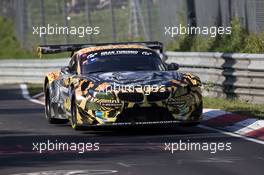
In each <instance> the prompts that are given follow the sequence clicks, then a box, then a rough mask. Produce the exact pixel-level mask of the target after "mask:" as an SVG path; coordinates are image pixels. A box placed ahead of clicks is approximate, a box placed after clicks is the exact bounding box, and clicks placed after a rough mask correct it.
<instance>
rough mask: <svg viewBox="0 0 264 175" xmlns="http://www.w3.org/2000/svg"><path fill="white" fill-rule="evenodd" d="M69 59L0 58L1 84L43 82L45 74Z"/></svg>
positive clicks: (56, 68)
mask: <svg viewBox="0 0 264 175" xmlns="http://www.w3.org/2000/svg"><path fill="white" fill-rule="evenodd" d="M69 60H70V59H69V58H68V59H49V60H42V59H39V58H37V59H30V60H20V59H19V60H0V84H9V83H43V81H44V76H45V75H46V74H47V73H48V72H50V71H55V70H60V68H61V67H63V66H66V65H67V64H68V63H69Z"/></svg>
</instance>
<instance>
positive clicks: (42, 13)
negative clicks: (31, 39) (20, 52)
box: [40, 0, 47, 44]
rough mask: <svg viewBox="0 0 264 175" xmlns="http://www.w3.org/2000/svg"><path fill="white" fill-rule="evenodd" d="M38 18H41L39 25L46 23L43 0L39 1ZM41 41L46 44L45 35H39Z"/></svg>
mask: <svg viewBox="0 0 264 175" xmlns="http://www.w3.org/2000/svg"><path fill="white" fill-rule="evenodd" d="M40 20H41V26H45V25H46V18H45V6H44V0H41V1H40ZM41 43H42V44H46V43H47V42H46V35H44V36H43V37H41Z"/></svg>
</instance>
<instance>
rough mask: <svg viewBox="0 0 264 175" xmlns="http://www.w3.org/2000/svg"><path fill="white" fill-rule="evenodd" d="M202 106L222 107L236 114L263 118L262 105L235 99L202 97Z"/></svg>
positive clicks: (263, 107) (263, 106)
mask: <svg viewBox="0 0 264 175" xmlns="http://www.w3.org/2000/svg"><path fill="white" fill-rule="evenodd" d="M204 107H205V108H213V109H222V110H226V111H229V112H233V113H236V114H241V115H245V116H250V117H254V118H259V119H264V105H263V104H252V103H247V102H243V101H240V100H236V99H232V100H231V99H222V98H210V97H204Z"/></svg>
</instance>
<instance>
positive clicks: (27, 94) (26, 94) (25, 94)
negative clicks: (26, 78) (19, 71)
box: [20, 84, 45, 105]
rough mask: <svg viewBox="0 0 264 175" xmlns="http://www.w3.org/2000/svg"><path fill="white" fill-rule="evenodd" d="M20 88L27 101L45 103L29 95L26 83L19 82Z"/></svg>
mask: <svg viewBox="0 0 264 175" xmlns="http://www.w3.org/2000/svg"><path fill="white" fill-rule="evenodd" d="M20 89H21V91H22V96H23V97H24V98H25V99H27V100H29V101H31V102H33V103H37V104H41V105H45V104H44V103H43V102H41V101H38V100H36V99H33V98H31V97H30V95H29V92H28V88H27V85H26V84H20Z"/></svg>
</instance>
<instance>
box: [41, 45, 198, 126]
mask: <svg viewBox="0 0 264 175" xmlns="http://www.w3.org/2000/svg"><path fill="white" fill-rule="evenodd" d="M38 52H39V53H40V54H54V53H60V52H71V53H72V54H71V59H70V61H69V64H68V66H66V67H62V68H61V70H57V71H54V72H50V73H48V74H47V75H46V77H45V79H44V94H45V113H46V118H47V120H48V121H49V122H50V123H56V124H57V123H67V122H69V121H70V124H71V126H72V128H74V129H76V130H78V129H81V128H83V127H87V126H98V125H137V124H163V123H178V124H183V125H195V124H198V123H199V122H200V121H201V119H202V109H203V102H202V95H201V81H200V79H199V77H197V76H195V75H193V74H191V73H181V72H179V71H178V69H179V66H178V64H176V63H171V64H166V63H165V62H164V61H163V59H162V58H164V54H163V44H162V43H160V42H155V41H153V42H126V43H100V44H66V45H42V46H40V47H38Z"/></svg>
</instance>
